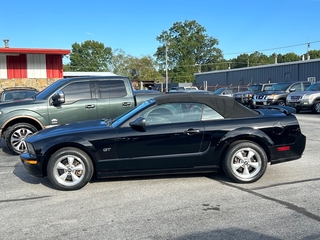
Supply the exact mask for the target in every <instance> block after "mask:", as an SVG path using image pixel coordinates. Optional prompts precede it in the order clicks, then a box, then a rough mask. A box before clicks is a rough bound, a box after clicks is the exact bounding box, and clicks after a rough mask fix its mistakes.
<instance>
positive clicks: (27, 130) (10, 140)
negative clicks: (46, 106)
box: [5, 123, 38, 155]
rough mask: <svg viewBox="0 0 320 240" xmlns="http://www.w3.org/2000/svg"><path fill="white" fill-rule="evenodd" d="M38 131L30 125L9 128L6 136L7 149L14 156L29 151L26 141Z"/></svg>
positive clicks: (21, 124) (19, 124)
mask: <svg viewBox="0 0 320 240" xmlns="http://www.w3.org/2000/svg"><path fill="white" fill-rule="evenodd" d="M35 132H38V129H37V128H36V127H34V126H32V125H31V124H29V123H17V124H15V125H13V126H12V127H10V128H8V130H7V131H6V136H5V143H6V146H7V149H8V150H9V151H10V152H11V153H12V154H17V155H18V154H21V153H23V152H25V151H26V150H27V147H26V142H25V139H26V138H27V137H30V136H31V135H32V134H34V133H35Z"/></svg>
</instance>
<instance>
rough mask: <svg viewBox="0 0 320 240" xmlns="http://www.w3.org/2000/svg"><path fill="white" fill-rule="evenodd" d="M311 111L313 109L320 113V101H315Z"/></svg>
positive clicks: (314, 111)
mask: <svg viewBox="0 0 320 240" xmlns="http://www.w3.org/2000/svg"><path fill="white" fill-rule="evenodd" d="M311 111H312V112H313V113H320V102H315V103H314V104H313V105H312V109H311Z"/></svg>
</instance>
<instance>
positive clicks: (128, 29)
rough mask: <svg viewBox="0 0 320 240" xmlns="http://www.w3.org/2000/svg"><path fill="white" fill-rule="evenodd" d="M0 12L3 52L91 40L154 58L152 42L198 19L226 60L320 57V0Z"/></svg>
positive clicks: (31, 1) (124, 3) (204, 0)
mask: <svg viewBox="0 0 320 240" xmlns="http://www.w3.org/2000/svg"><path fill="white" fill-rule="evenodd" d="M0 9H1V18H2V21H1V24H0V38H1V39H0V41H1V42H2V45H1V42H0V47H4V43H3V41H2V40H3V39H9V47H12V48H50V49H69V50H71V49H72V44H73V43H79V44H81V43H83V42H85V41H86V40H94V41H98V42H101V43H103V44H104V45H105V47H111V48H112V49H113V50H115V49H122V50H123V51H124V52H125V53H126V54H128V55H131V56H135V57H143V56H153V54H154V53H155V52H156V50H157V47H159V46H160V43H159V42H158V41H157V40H156V37H157V36H159V35H161V33H162V32H163V31H168V30H169V29H170V27H172V26H173V24H174V23H176V22H181V23H183V22H184V21H186V20H187V21H192V20H195V21H196V22H197V23H198V24H200V25H201V26H202V27H204V28H205V29H206V32H205V33H206V34H207V35H208V36H210V37H213V38H216V39H217V40H218V41H219V45H217V47H218V48H220V49H221V50H222V52H223V56H224V58H225V59H227V60H229V59H232V58H236V57H237V56H238V55H240V54H244V53H246V54H251V53H252V52H255V51H258V52H261V53H264V54H266V55H268V56H269V55H271V54H273V53H278V54H286V53H290V52H293V53H296V54H298V55H302V54H305V53H306V52H307V50H320V14H319V10H320V0H161V1H160V0H116V1H115V0H77V1H75V0H0ZM307 43H310V47H309V48H308V47H307V46H308V44H307ZM64 61H65V60H64Z"/></svg>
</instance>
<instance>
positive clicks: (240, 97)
mask: <svg viewBox="0 0 320 240" xmlns="http://www.w3.org/2000/svg"><path fill="white" fill-rule="evenodd" d="M273 85H274V83H261V84H252V85H250V86H249V87H248V90H247V91H243V92H237V93H235V94H234V99H235V100H236V101H237V102H239V103H241V104H243V105H245V106H247V107H251V108H253V106H252V98H253V96H254V94H257V93H259V92H266V91H268V90H269V89H270V88H271V87H272V86H273Z"/></svg>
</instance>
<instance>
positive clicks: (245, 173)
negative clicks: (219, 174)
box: [222, 141, 268, 183]
mask: <svg viewBox="0 0 320 240" xmlns="http://www.w3.org/2000/svg"><path fill="white" fill-rule="evenodd" d="M267 163H268V159H267V155H266V153H265V151H264V150H263V149H262V148H261V147H260V146H259V145H258V144H256V143H254V142H251V141H237V142H234V143H233V144H231V145H230V147H229V148H228V150H227V152H226V154H225V155H224V159H223V162H222V167H223V170H224V172H225V174H226V175H227V176H229V177H230V178H231V179H233V180H234V181H235V182H238V183H252V182H255V181H257V180H258V179H260V178H261V177H262V176H263V174H264V173H265V171H266V169H267Z"/></svg>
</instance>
